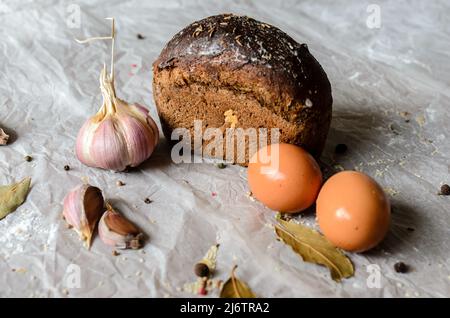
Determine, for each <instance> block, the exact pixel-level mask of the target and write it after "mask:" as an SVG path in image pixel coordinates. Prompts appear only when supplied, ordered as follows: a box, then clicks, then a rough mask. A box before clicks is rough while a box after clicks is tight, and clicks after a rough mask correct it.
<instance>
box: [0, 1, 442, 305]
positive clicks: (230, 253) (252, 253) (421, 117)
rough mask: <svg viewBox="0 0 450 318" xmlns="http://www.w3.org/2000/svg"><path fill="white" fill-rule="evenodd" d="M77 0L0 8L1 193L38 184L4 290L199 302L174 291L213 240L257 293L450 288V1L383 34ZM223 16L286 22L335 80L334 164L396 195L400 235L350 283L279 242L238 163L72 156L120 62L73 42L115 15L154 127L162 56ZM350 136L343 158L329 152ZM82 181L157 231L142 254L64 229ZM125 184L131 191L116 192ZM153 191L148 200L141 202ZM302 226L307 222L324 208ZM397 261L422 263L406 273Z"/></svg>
mask: <svg viewBox="0 0 450 318" xmlns="http://www.w3.org/2000/svg"><path fill="white" fill-rule="evenodd" d="M70 3H75V4H78V5H79V6H80V8H81V11H82V12H81V28H80V29H71V28H69V27H68V26H67V24H66V20H67V17H68V13H67V7H68V4H70ZM70 3H69V2H68V3H61V2H58V1H31V0H30V1H15V0H14V1H13V0H6V1H5V0H2V1H1V2H0V21H1V22H0V38H1V41H0V126H3V127H6V129H8V131H9V132H13V137H12V143H11V144H10V145H8V146H6V147H0V183H1V184H7V183H10V182H13V181H16V180H19V179H21V178H22V177H24V176H31V177H32V189H31V192H30V194H29V197H28V199H27V201H26V203H25V204H24V205H23V206H21V207H20V208H19V209H18V210H17V211H16V212H15V213H13V214H11V215H9V216H8V217H7V218H5V219H4V220H2V221H0V295H1V296H24V297H65V296H67V295H66V294H67V292H68V296H69V297H94V296H100V297H110V296H115V297H119V296H124V297H134V296H139V297H164V296H176V297H177V296H189V294H187V293H183V292H180V291H178V290H177V287H181V286H182V285H183V284H185V283H188V282H191V281H193V280H194V275H193V274H192V271H191V267H192V266H193V264H194V263H195V261H196V260H197V259H199V258H201V257H202V255H203V254H204V253H205V251H206V250H207V249H208V248H209V247H210V245H211V244H213V243H215V242H216V241H217V242H219V243H220V244H221V247H220V249H219V256H218V271H217V277H218V278H222V279H226V278H227V276H228V272H229V270H230V268H231V267H232V265H233V263H237V264H238V265H239V269H238V276H239V277H240V278H242V279H243V280H245V281H247V282H248V284H249V285H250V286H251V287H252V289H253V290H254V291H255V293H256V294H258V295H260V296H265V297H292V296H307V297H310V296H311V297H316V296H326V297H345V296H364V297H366V296H370V297H379V296H385V297H391V296H395V297H418V296H420V297H422V296H425V297H428V296H437V297H442V296H450V264H449V261H450V258H449V257H450V253H449V252H450V248H449V247H450V243H449V242H450V241H449V238H450V230H449V225H448V220H449V206H450V198H449V197H443V196H438V195H436V193H437V191H438V190H439V187H440V185H441V184H442V182H445V181H446V182H448V183H450V173H449V172H450V166H449V165H450V159H449V157H450V142H449V141H448V140H449V139H448V138H450V129H449V124H448V123H449V120H450V115H449V111H448V110H449V107H450V102H449V97H450V90H449V85H450V76H449V75H448V74H449V73H450V64H449V52H450V36H449V34H450V24H449V23H448V15H449V14H450V6H449V4H448V2H445V1H408V2H407V1H396V2H393V1H391V2H384V1H378V2H377V3H378V4H379V5H380V8H381V28H380V29H370V28H368V27H367V26H366V19H367V17H368V16H369V13H367V12H366V9H367V5H368V4H369V2H367V3H366V2H364V1H363V2H361V1H351V2H350V1H346V2H345V4H344V3H342V4H340V3H337V2H336V1H302V2H296V1H283V2H281V1H274V0H270V1H254V2H252V1H220V2H213V1H208V2H206V1H96V2H95V3H94V2H93V1H71V2H70ZM91 3H94V4H91ZM222 12H234V13H238V14H247V15H249V16H252V17H255V18H257V19H260V20H263V21H265V22H268V23H271V24H274V25H276V26H278V27H280V28H281V29H283V30H284V31H286V32H287V33H288V34H290V35H291V36H292V37H293V38H295V39H296V40H298V41H299V42H306V43H307V44H308V45H309V48H310V50H311V52H312V53H313V54H314V55H315V56H316V58H317V59H318V60H319V61H320V63H321V64H322V65H323V67H324V69H325V70H326V72H327V73H328V76H329V78H330V81H331V83H332V86H333V97H334V105H333V107H334V109H333V121H332V125H331V130H330V134H329V138H328V142H327V146H326V149H325V152H324V154H323V157H322V160H323V161H324V163H325V164H326V165H328V166H329V167H333V166H334V165H340V166H342V167H344V168H346V169H358V170H362V171H364V172H366V173H368V174H370V175H372V176H373V177H374V178H375V179H376V180H377V181H379V182H380V183H381V184H382V185H383V187H385V188H388V192H389V193H390V195H391V200H392V204H393V207H394V209H393V223H394V224H393V228H392V231H391V232H390V234H389V236H388V237H387V239H386V240H385V242H384V243H383V244H382V245H381V246H380V247H379V248H378V249H375V250H373V251H371V252H369V253H365V254H362V255H357V254H352V255H350V257H351V259H352V261H353V262H354V263H355V267H356V274H355V277H353V278H351V279H348V280H345V281H344V282H343V283H341V284H337V283H335V282H333V281H332V280H331V279H330V278H329V273H328V271H327V270H326V269H325V268H322V267H319V266H315V265H311V264H307V263H304V262H302V261H301V260H300V259H299V257H298V256H297V255H296V254H294V253H293V252H292V251H291V250H290V248H288V247H287V246H284V245H283V244H282V243H280V242H277V241H276V240H275V236H274V233H273V230H272V229H270V228H269V227H267V226H265V224H266V223H268V222H270V220H271V218H272V217H273V214H272V213H271V212H270V211H269V210H268V209H266V208H264V207H263V206H262V205H261V204H259V203H257V202H252V201H251V200H249V198H248V197H247V196H246V192H247V191H248V188H247V183H246V170H245V169H244V168H241V167H238V166H232V167H227V168H226V169H223V170H220V169H218V168H216V167H215V166H214V165H213V164H180V165H175V164H172V163H171V160H170V156H169V149H168V147H167V145H166V143H165V142H164V140H161V144H160V146H159V148H158V149H157V151H156V152H155V153H154V155H153V156H152V158H151V159H150V160H149V161H148V162H147V163H145V164H144V165H143V166H142V167H141V168H140V169H138V170H137V171H134V172H131V173H112V172H107V171H102V170H98V169H91V168H88V167H85V166H83V165H82V164H81V163H79V162H78V161H77V159H76V157H75V155H74V141H75V138H76V135H77V132H78V129H79V128H80V126H81V124H82V123H83V122H84V120H85V119H86V118H88V117H89V116H90V115H92V114H94V113H95V111H96V110H97V108H98V107H99V106H100V102H101V97H100V91H99V88H98V76H99V71H100V69H101V66H102V63H103V62H104V61H106V62H108V61H109V44H108V43H93V44H87V45H79V44H77V43H75V41H74V40H73V39H74V37H86V36H97V35H101V34H105V35H106V34H108V33H109V23H108V21H105V20H103V18H104V17H109V16H114V17H116V19H117V54H116V60H117V63H116V70H117V74H116V76H117V80H116V84H117V85H116V86H117V92H118V95H119V96H121V97H122V98H123V99H125V100H127V101H129V102H140V103H143V104H145V105H147V106H148V107H150V108H151V113H152V115H153V116H154V117H155V119H156V111H155V106H154V103H153V99H152V92H151V77H152V74H151V64H152V62H153V60H154V59H155V58H156V57H157V55H158V53H159V52H160V50H161V49H162V47H163V45H164V44H165V43H166V42H167V41H168V40H169V39H170V38H171V37H172V36H173V35H174V34H175V33H176V32H177V31H179V30H180V29H181V28H183V27H184V26H185V25H187V24H189V23H190V22H192V21H194V20H196V19H200V18H203V17H206V16H209V15H212V14H216V13H222ZM137 33H141V34H143V35H144V36H146V39H145V40H138V39H137V38H136V35H137ZM132 64H137V67H132ZM130 73H133V74H130ZM404 111H407V112H409V113H411V116H410V118H411V120H410V122H409V123H407V122H405V120H404V118H403V117H402V116H401V115H400V112H404ZM393 130H395V132H393ZM340 142H345V143H346V144H348V146H349V151H348V153H347V154H346V155H344V156H341V157H338V158H335V159H333V149H334V146H335V144H336V143H340ZM25 155H31V156H32V157H33V158H34V160H33V161H32V162H31V163H28V162H25V161H24V159H23V157H24V156H25ZM66 164H68V165H70V167H71V168H72V169H71V170H70V171H68V172H66V171H64V169H63V167H64V165H66ZM83 177H88V178H89V181H90V183H92V184H94V185H97V186H99V187H100V188H102V189H103V190H104V193H105V196H106V197H107V198H108V199H110V200H112V202H113V204H114V205H115V206H116V207H117V208H118V209H119V210H120V211H122V212H123V213H124V214H126V215H127V216H128V217H129V218H130V219H131V220H133V221H134V222H135V223H136V224H137V225H138V226H139V227H141V228H142V229H143V230H144V232H145V233H146V234H147V235H148V236H149V241H148V242H147V244H146V245H145V248H144V251H145V254H144V253H142V252H141V251H127V252H123V253H122V255H121V256H118V257H114V256H112V255H111V249H110V248H108V247H105V246H104V245H103V244H102V242H101V241H100V240H99V239H98V238H97V239H95V241H94V244H93V247H92V250H91V251H87V250H86V249H84V248H83V247H82V246H81V243H80V242H79V240H78V238H77V236H76V234H75V232H73V231H70V230H67V229H66V228H65V226H64V223H63V222H62V221H61V211H62V205H61V203H62V200H63V198H64V196H65V194H66V193H67V192H68V191H69V190H70V189H71V188H73V187H74V186H76V185H77V184H79V183H80V182H82V181H81V180H82V178H83ZM119 179H120V180H122V181H123V182H125V183H126V186H124V187H121V188H118V187H117V186H116V185H115V183H116V181H117V180H119ZM212 192H216V193H217V196H213V195H212ZM146 197H150V198H151V199H152V200H154V202H153V203H151V204H149V205H147V204H145V203H144V202H143V199H144V198H146ZM302 219H303V220H305V222H306V223H308V224H313V223H314V214H313V213H309V214H307V215H306V216H304V217H303V218H302ZM406 227H413V228H415V231H414V232H412V233H410V232H408V231H407V230H406V229H405V228H406ZM397 261H404V262H405V263H407V264H409V265H411V267H412V271H411V272H410V273H408V274H397V273H395V271H394V270H393V265H394V263H395V262H397ZM69 264H76V265H78V266H80V267H81V288H79V289H70V288H67V286H66V279H65V278H66V276H65V275H66V271H67V268H68V265H69ZM369 264H377V265H379V266H380V268H381V274H382V278H381V288H373V289H369V288H367V285H366V280H367V278H368V276H369V273H368V272H367V271H366V267H367V266H368V265H369ZM13 269H16V271H15V272H14V271H13ZM212 296H215V295H212Z"/></svg>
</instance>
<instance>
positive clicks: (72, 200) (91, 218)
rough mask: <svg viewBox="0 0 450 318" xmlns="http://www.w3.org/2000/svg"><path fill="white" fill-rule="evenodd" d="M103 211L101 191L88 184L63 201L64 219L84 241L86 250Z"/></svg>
mask: <svg viewBox="0 0 450 318" xmlns="http://www.w3.org/2000/svg"><path fill="white" fill-rule="evenodd" d="M104 211H105V201H104V199H103V195H102V192H101V190H100V189H99V188H97V187H94V186H91V185H89V184H83V185H80V186H78V187H76V188H75V189H73V190H72V191H70V192H69V193H68V194H67V195H66V197H65V199H64V210H63V216H64V219H65V220H66V222H67V224H69V225H70V226H71V227H72V228H73V229H74V230H75V231H76V232H77V233H78V235H79V236H80V238H81V239H82V240H83V241H85V244H86V246H87V248H88V249H89V248H90V246H91V242H92V235H93V233H94V231H95V227H96V226H97V223H98V221H99V219H100V217H101V216H102V213H103V212H104Z"/></svg>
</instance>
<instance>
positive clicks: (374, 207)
mask: <svg viewBox="0 0 450 318" xmlns="http://www.w3.org/2000/svg"><path fill="white" fill-rule="evenodd" d="M316 203H317V220H318V222H319V226H320V229H321V230H322V233H323V234H324V235H325V237H326V238H327V239H328V240H329V241H330V242H331V243H333V244H334V245H335V246H337V247H340V248H342V249H344V250H347V251H353V252H363V251H367V250H368V249H371V248H372V247H374V246H375V245H377V244H378V243H379V242H380V241H381V240H382V239H383V238H384V237H385V235H386V233H387V231H388V229H389V225H390V219H391V209H390V204H389V200H388V198H387V196H386V194H385V193H384V191H383V189H382V188H381V187H380V186H379V185H378V183H376V182H375V181H374V180H373V179H372V178H370V177H369V176H367V175H365V174H364V173H361V172H356V171H342V172H339V173H337V174H335V175H334V176H332V177H331V178H330V179H328V180H327V181H326V182H325V184H324V185H323V187H322V189H321V190H320V193H319V196H318V198H317V202H316Z"/></svg>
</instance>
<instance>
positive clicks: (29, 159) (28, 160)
mask: <svg viewBox="0 0 450 318" xmlns="http://www.w3.org/2000/svg"><path fill="white" fill-rule="evenodd" d="M32 160H33V158H32V157H31V156H25V161H27V162H30V161H32Z"/></svg>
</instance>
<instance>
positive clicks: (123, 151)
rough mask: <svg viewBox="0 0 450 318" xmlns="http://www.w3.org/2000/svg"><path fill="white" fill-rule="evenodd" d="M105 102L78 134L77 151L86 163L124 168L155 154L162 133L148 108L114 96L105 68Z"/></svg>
mask: <svg viewBox="0 0 450 318" xmlns="http://www.w3.org/2000/svg"><path fill="white" fill-rule="evenodd" d="M100 88H101V91H102V94H103V105H102V107H101V108H100V110H99V111H98V112H97V114H96V115H94V116H93V117H91V118H90V119H88V120H87V121H86V122H85V123H84V125H83V126H82V128H81V130H80V132H79V133H78V137H77V143H76V154H77V157H78V159H79V160H80V161H81V162H82V163H84V164H85V165H87V166H90V167H97V168H103V169H108V170H115V171H123V170H125V169H126V168H127V167H136V166H138V165H140V164H141V163H142V162H144V161H145V160H147V159H148V158H149V157H150V156H151V154H152V153H153V151H154V149H155V147H156V145H157V143H158V140H159V132H158V128H157V126H156V123H155V122H154V120H153V119H152V118H151V117H150V115H149V111H148V109H146V108H145V107H143V106H142V105H139V104H131V105H130V104H128V103H126V102H125V101H123V100H121V99H119V98H117V97H116V95H115V91H114V84H113V81H112V79H111V77H110V76H108V75H107V73H106V68H103V70H102V72H101V76H100Z"/></svg>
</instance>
